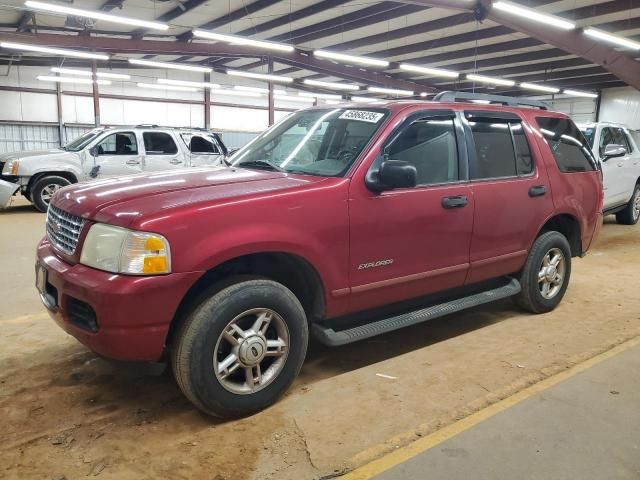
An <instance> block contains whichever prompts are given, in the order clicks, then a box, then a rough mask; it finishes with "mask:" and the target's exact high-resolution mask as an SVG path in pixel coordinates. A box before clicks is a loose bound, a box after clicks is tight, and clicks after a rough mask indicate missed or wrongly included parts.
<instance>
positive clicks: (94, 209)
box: [36, 93, 603, 417]
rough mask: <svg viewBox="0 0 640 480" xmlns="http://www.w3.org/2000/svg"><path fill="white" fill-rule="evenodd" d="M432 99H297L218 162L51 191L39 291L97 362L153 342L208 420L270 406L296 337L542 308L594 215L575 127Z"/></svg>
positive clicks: (299, 351)
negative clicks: (291, 109)
mask: <svg viewBox="0 0 640 480" xmlns="http://www.w3.org/2000/svg"><path fill="white" fill-rule="evenodd" d="M460 99H462V100H478V99H481V100H484V101H485V103H486V102H491V103H493V104H479V103H471V102H458V101H457V100H460ZM436 100H437V101H433V102H419V101H402V102H400V101H394V102H389V103H387V104H384V105H376V106H373V105H344V106H336V107H317V108H312V109H308V110H303V111H299V112H296V113H294V114H292V115H290V116H288V117H287V118H286V119H284V120H282V121H281V122H280V123H278V124H276V125H275V126H273V127H271V128H269V129H268V130H266V131H265V132H264V133H263V134H261V135H260V136H259V137H257V138H256V139H255V140H254V141H252V142H251V143H250V144H248V145H247V146H246V147H244V148H243V149H241V150H240V151H238V152H237V153H236V154H235V155H234V156H233V157H232V158H231V162H230V164H229V165H228V166H227V167H221V168H217V169H193V170H191V171H188V172H186V171H182V170H181V171H179V172H176V171H169V172H156V173H149V174H143V175H137V176H129V177H122V178H118V179H111V180H105V181H102V182H98V183H88V184H78V185H73V186H69V187H67V188H64V189H62V190H60V191H59V192H58V193H57V194H56V195H55V196H54V198H53V200H52V202H51V206H50V208H49V210H48V214H47V227H46V228H47V235H46V238H44V239H43V240H42V242H41V243H40V245H39V246H38V251H37V257H38V258H37V264H36V284H37V287H38V290H39V292H40V296H41V299H42V301H43V302H44V304H45V305H46V307H47V309H48V310H49V312H50V313H51V315H52V316H53V318H54V319H55V321H56V322H57V323H58V324H59V325H60V326H61V327H62V328H63V329H65V330H66V331H67V332H68V333H70V334H71V335H73V336H74V337H76V338H77V339H78V340H79V341H80V342H82V343H84V344H85V345H87V346H88V347H89V348H91V349H92V350H94V351H95V352H97V353H99V354H100V355H103V356H105V357H110V358H114V359H121V360H141V361H148V360H153V361H155V360H159V359H161V358H163V356H164V355H165V354H167V355H168V356H169V357H170V358H171V362H172V365H173V369H174V372H175V376H176V379H177V382H178V384H179V385H180V388H181V389H182V391H183V392H184V393H185V395H186V396H187V397H188V398H189V399H190V400H191V401H192V402H193V403H194V404H195V405H196V406H197V407H198V408H200V409H201V410H203V411H204V412H206V413H209V414H213V415H217V416H225V417H231V416H239V415H246V414H249V413H252V412H255V411H258V410H260V409H262V408H264V407H266V406H268V405H269V404H271V403H273V402H274V401H275V400H276V399H277V398H278V397H279V396H280V395H281V394H282V393H283V392H284V391H285V390H286V389H287V387H288V386H289V385H290V384H291V382H292V381H293V379H294V378H295V377H296V375H297V374H298V372H299V371H300V368H301V366H302V363H303V360H304V357H305V353H306V351H307V344H308V341H309V333H311V334H312V335H313V336H315V337H316V338H317V339H318V340H319V341H321V342H323V343H326V344H329V345H341V344H346V343H349V342H353V341H357V340H360V339H363V338H367V337H371V336H374V335H377V334H380V333H384V332H388V331H391V330H394V329H398V328H401V327H404V326H407V325H411V324H415V323H418V322H422V321H425V320H429V319H433V318H436V317H439V316H442V315H445V314H448V313H452V312H456V311H459V310H462V309H465V308H468V307H472V306H476V305H480V304H483V303H486V302H490V301H493V300H496V299H499V298H504V297H510V296H513V297H515V299H516V300H517V302H518V303H519V304H520V305H521V306H522V307H524V308H525V309H527V310H529V311H531V312H535V313H541V312H548V311H550V310H552V309H553V308H555V307H556V305H558V303H559V302H560V300H561V299H562V297H563V295H564V293H565V290H566V289H567V285H568V283H569V276H570V274H571V259H572V257H576V256H582V255H583V254H584V253H585V252H586V250H587V249H588V248H589V246H590V245H591V244H592V242H593V240H594V238H595V236H596V234H597V232H598V230H599V227H600V225H601V222H602V215H601V212H602V198H603V196H602V178H601V171H600V170H599V166H598V164H597V162H596V161H595V160H594V158H593V155H592V153H591V151H590V149H589V146H588V144H587V142H586V140H585V139H584V138H583V136H582V134H581V133H580V131H579V130H578V129H577V128H576V127H575V125H574V124H573V122H572V121H571V120H570V119H569V118H568V117H567V116H566V115H563V114H560V113H553V112H549V111H547V110H546V109H545V106H544V105H543V104H540V103H538V102H533V101H526V100H521V99H512V98H508V97H497V96H477V95H468V94H454V93H445V94H441V95H440V96H439V97H437V98H436ZM496 103H499V105H496Z"/></svg>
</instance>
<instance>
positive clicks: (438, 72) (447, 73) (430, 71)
mask: <svg viewBox="0 0 640 480" xmlns="http://www.w3.org/2000/svg"><path fill="white" fill-rule="evenodd" d="M400 70H404V71H406V72H416V73H424V74H425V75H434V76H437V77H447V78H458V77H459V76H460V74H459V73H458V72H454V71H452V70H445V69H443V68H433V67H420V66H418V65H411V64H410V63H401V64H400Z"/></svg>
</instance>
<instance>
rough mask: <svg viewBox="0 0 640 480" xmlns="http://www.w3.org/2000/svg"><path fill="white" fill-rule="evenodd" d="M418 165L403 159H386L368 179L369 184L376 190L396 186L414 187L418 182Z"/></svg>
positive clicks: (390, 188) (379, 190)
mask: <svg viewBox="0 0 640 480" xmlns="http://www.w3.org/2000/svg"><path fill="white" fill-rule="evenodd" d="M417 178H418V172H417V171H416V167H414V166H413V165H411V164H410V163H409V162H405V161H403V160H385V161H383V162H382V163H381V164H380V168H379V169H378V172H377V173H376V174H374V175H373V176H372V177H370V178H368V179H367V186H368V187H369V188H370V189H371V190H373V191H376V192H381V191H383V190H392V189H394V188H412V187H415V186H416V184H417Z"/></svg>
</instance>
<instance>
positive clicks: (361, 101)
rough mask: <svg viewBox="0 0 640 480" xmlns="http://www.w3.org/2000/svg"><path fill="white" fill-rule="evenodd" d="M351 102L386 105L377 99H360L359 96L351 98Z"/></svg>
mask: <svg viewBox="0 0 640 480" xmlns="http://www.w3.org/2000/svg"><path fill="white" fill-rule="evenodd" d="M351 101H352V102H358V103H384V102H382V101H380V100H378V99H377V98H369V97H358V96H355V97H351Z"/></svg>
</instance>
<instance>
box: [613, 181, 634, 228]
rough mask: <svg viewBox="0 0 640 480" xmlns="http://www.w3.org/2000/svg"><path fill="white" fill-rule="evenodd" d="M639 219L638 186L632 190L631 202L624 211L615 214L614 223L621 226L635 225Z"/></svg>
mask: <svg viewBox="0 0 640 480" xmlns="http://www.w3.org/2000/svg"><path fill="white" fill-rule="evenodd" d="M639 219H640V185H636V188H634V190H633V195H632V196H631V200H629V203H628V204H627V206H626V207H625V209H624V210H620V211H619V212H618V213H616V221H617V222H618V223H620V224H622V225H635V224H636V223H638V220H639Z"/></svg>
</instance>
